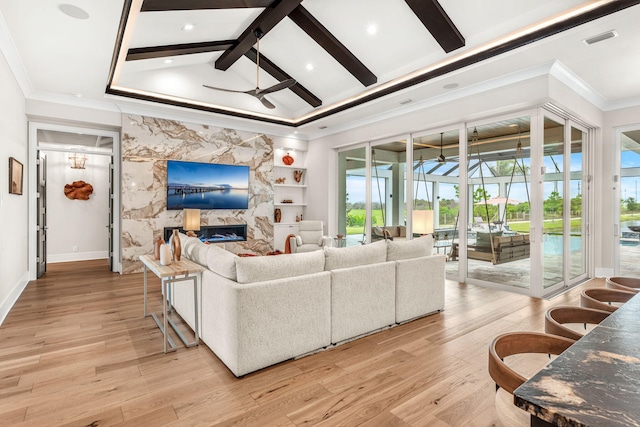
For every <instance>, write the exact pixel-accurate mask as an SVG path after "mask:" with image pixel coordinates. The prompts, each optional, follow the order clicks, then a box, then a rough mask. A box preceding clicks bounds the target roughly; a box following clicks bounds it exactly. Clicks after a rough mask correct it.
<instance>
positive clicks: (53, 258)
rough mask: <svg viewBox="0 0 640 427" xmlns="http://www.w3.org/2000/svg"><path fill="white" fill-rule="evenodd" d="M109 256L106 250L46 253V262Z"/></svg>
mask: <svg viewBox="0 0 640 427" xmlns="http://www.w3.org/2000/svg"><path fill="white" fill-rule="evenodd" d="M107 258H109V252H108V251H96V252H71V253H68V254H56V255H47V264H49V263H51V264H55V263H57V262H71V261H88V260H91V259H107Z"/></svg>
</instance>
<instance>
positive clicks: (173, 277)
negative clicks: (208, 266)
mask: <svg viewBox="0 0 640 427" xmlns="http://www.w3.org/2000/svg"><path fill="white" fill-rule="evenodd" d="M140 261H142V264H143V265H144V316H145V317H147V316H151V317H152V318H153V320H154V321H155V322H156V325H158V328H160V330H161V331H162V335H163V343H164V352H165V353H166V352H167V351H174V350H175V349H176V345H175V343H174V342H173V339H171V337H170V336H169V334H168V333H167V326H168V325H170V326H171V328H172V329H173V330H174V331H175V333H176V334H177V335H178V337H180V339H181V340H182V342H183V343H184V345H185V346H186V347H193V346H195V345H198V343H199V332H200V330H199V324H198V287H199V286H198V285H199V284H200V281H201V278H202V271H203V270H204V267H202V266H201V265H198V264H196V263H195V262H193V261H190V260H188V259H184V258H183V259H182V260H180V261H173V262H172V263H171V264H169V265H162V264H160V261H159V260H156V259H155V258H154V257H153V255H140ZM147 270H151V271H152V272H153V273H154V274H155V275H156V276H158V278H160V282H161V287H162V322H160V320H159V319H158V316H156V314H155V313H148V311H147ZM186 281H192V282H193V308H194V313H195V319H194V330H193V333H194V337H195V339H194V341H193V342H189V341H188V340H187V339H186V338H185V336H184V335H183V334H182V332H181V331H180V330H179V329H178V327H177V325H176V324H175V323H174V322H173V320H171V319H170V318H169V312H170V311H171V289H172V286H173V284H175V283H181V282H186ZM168 347H171V348H170V349H169V348H168Z"/></svg>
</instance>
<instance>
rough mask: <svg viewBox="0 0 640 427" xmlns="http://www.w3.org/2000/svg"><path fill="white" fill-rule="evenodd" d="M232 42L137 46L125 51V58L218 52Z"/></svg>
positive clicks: (134, 59)
mask: <svg viewBox="0 0 640 427" xmlns="http://www.w3.org/2000/svg"><path fill="white" fill-rule="evenodd" d="M234 44H235V40H223V41H216V42H201V43H185V44H172V45H167V46H152V47H137V48H133V49H129V50H128V51H127V58H126V60H127V61H137V60H140V59H152V58H164V57H167V56H179V55H191V54H194V53H207V52H218V51H221V50H227V49H229V48H230V47H232V46H233V45H234Z"/></svg>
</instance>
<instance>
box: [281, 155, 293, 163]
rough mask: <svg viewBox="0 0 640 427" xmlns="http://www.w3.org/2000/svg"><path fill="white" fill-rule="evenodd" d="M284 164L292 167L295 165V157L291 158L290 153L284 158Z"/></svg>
mask: <svg viewBox="0 0 640 427" xmlns="http://www.w3.org/2000/svg"><path fill="white" fill-rule="evenodd" d="M282 163H284V164H285V165H287V166H291V165H292V164H293V157H291V156H290V155H289V153H287V154H285V155H284V156H282Z"/></svg>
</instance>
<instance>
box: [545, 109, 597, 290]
mask: <svg viewBox="0 0 640 427" xmlns="http://www.w3.org/2000/svg"><path fill="white" fill-rule="evenodd" d="M543 132H544V134H543V135H544V143H543V148H544V153H543V168H544V178H543V181H544V182H543V202H542V206H541V207H542V218H543V222H542V232H543V247H544V256H543V274H544V278H543V294H544V295H550V294H553V293H555V292H559V291H562V290H563V289H565V288H568V287H570V286H573V285H575V284H577V283H579V282H580V281H582V280H584V279H585V278H586V277H587V252H588V251H587V249H588V247H589V246H588V237H589V236H588V234H589V233H588V230H589V228H588V225H589V218H588V216H587V212H588V209H587V202H588V197H583V195H588V194H589V184H590V183H589V181H588V180H587V179H586V174H585V173H584V171H585V169H586V167H585V165H586V156H585V150H586V148H587V147H586V144H585V141H586V140H587V133H588V131H587V129H584V128H581V127H580V126H578V125H577V124H575V123H573V121H572V120H570V119H566V118H563V117H559V116H556V115H554V114H552V113H550V112H545V113H544V130H543Z"/></svg>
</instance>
